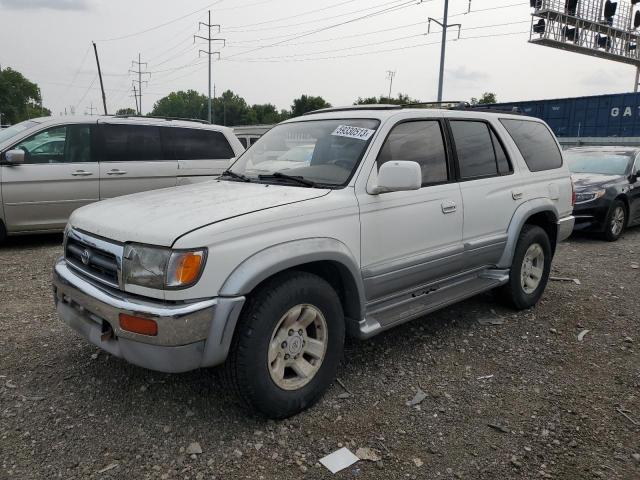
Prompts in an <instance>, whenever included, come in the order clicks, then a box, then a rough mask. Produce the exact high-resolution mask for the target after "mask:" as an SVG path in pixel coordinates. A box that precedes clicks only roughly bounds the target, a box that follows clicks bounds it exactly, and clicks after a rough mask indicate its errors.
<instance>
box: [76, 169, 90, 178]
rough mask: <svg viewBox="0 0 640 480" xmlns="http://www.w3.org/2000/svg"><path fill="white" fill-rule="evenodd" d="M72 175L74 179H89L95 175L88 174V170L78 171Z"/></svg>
mask: <svg viewBox="0 0 640 480" xmlns="http://www.w3.org/2000/svg"><path fill="white" fill-rule="evenodd" d="M71 175H72V176H74V177H88V176H90V175H93V173H91V172H87V171H86V170H76V171H75V172H73V173H72V174H71Z"/></svg>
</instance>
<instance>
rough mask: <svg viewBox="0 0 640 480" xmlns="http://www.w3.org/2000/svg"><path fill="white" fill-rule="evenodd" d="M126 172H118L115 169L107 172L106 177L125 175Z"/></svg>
mask: <svg viewBox="0 0 640 480" xmlns="http://www.w3.org/2000/svg"><path fill="white" fill-rule="evenodd" d="M126 174H127V172H126V171H124V170H118V169H117V168H114V169H113V170H109V171H108V172H107V175H126Z"/></svg>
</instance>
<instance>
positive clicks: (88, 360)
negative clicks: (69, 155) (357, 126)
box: [0, 229, 640, 479]
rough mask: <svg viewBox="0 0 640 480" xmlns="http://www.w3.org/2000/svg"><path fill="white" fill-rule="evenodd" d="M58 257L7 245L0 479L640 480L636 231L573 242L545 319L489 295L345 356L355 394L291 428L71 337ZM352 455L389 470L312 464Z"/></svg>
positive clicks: (199, 382) (341, 393)
mask: <svg viewBox="0 0 640 480" xmlns="http://www.w3.org/2000/svg"><path fill="white" fill-rule="evenodd" d="M60 252H61V248H60V237H59V236H44V237H43V236H40V237H23V238H16V239H12V240H10V242H9V243H8V244H5V245H3V246H0V307H1V308H0V478H2V479H5V478H16V479H32V478H33V479H35V478H64V479H79V478H83V479H84V478H99V479H115V478H118V479H119V478H136V479H137V478H141V479H143V478H184V479H187V478H188V479H201V478H207V479H209V478H216V479H229V478H252V479H253V478H255V479H260V478H265V479H271V478H278V479H288V478H301V477H305V478H331V477H333V478H338V479H344V478H352V477H362V478H393V479H400V478H403V479H405V478H421V479H422V478H429V479H432V478H465V479H495V478H557V479H590V478H605V479H638V478H640V353H639V352H640V347H639V345H638V343H640V334H639V330H638V318H639V316H638V310H639V307H640V269H638V263H640V258H639V256H640V229H636V230H635V231H630V232H628V233H626V234H625V236H624V237H623V238H622V239H621V240H620V241H619V242H617V243H613V244H610V243H605V242H601V241H599V240H596V239H593V238H589V237H578V238H572V239H571V240H570V241H569V242H566V243H564V244H562V245H561V246H560V248H559V251H558V254H557V256H556V259H555V261H554V271H553V275H556V276H560V277H569V278H577V279H579V281H580V284H577V283H574V282H566V281H553V282H550V284H549V287H548V288H547V292H546V294H545V296H544V297H543V299H542V301H541V303H540V304H539V305H538V306H537V308H535V309H533V310H530V311H527V312H520V313H515V312H513V311H512V310H509V309H507V308H505V307H502V306H500V305H499V304H497V303H496V302H495V301H494V299H493V297H492V295H490V294H488V295H482V296H479V297H476V298H473V299H471V300H469V301H466V302H464V303H461V304H459V305H456V306H454V307H451V308H447V309H445V310H443V311H441V312H438V313H436V314H433V315H430V316H429V317H427V318H424V319H421V320H417V321H414V322H412V323H410V324H407V325H405V326H402V327H399V328H396V329H395V330H392V331H389V332H387V333H384V334H382V335H380V336H378V337H376V338H374V339H372V340H371V341H368V342H362V343H360V342H349V343H348V344H347V346H346V353H345V360H344V362H343V365H342V367H341V369H340V371H339V378H340V380H341V381H342V383H343V384H344V387H346V389H348V392H347V391H346V390H345V388H343V387H342V386H341V385H340V384H337V383H336V384H334V386H333V387H332V388H331V389H330V390H329V392H328V393H327V394H326V395H325V397H324V399H323V400H322V401H320V402H319V404H318V405H316V406H315V407H314V408H312V409H311V410H309V411H307V412H305V413H303V414H301V415H298V416H296V417H295V418H291V419H288V420H286V421H280V422H273V421H266V420H264V419H262V418H259V417H256V416H254V415H251V414H248V413H246V412H245V411H243V410H242V409H241V408H240V407H239V406H237V405H236V402H235V400H234V398H233V397H231V396H230V395H228V394H227V393H225V392H224V390H223V389H222V387H221V385H220V382H219V380H218V378H217V373H216V371H215V370H200V371H195V372H191V373H187V374H181V375H167V374H160V373H155V372H151V371H147V370H143V369H141V368H137V367H133V366H130V365H128V364H126V363H125V362H123V361H121V360H119V359H117V358H114V357H111V356H109V355H108V354H106V353H104V352H101V351H100V350H99V349H97V348H95V347H93V346H91V345H89V344H88V343H87V342H85V341H84V340H83V339H82V338H80V337H79V336H78V335H76V334H75V333H74V332H72V331H71V330H70V329H69V328H67V327H66V326H64V325H62V324H61V323H60V322H59V321H58V319H57V318H56V315H55V313H54V309H53V301H52V294H51V288H50V278H51V273H50V272H51V266H52V264H53V261H54V259H55V258H56V257H57V256H58V255H59V254H60ZM585 330H588V333H586V334H584V335H583V337H582V340H579V338H578V337H579V334H580V333H581V332H582V333H584V331H585ZM418 389H421V391H423V392H424V393H425V394H426V396H425V398H424V400H423V401H422V402H421V403H420V404H418V405H416V406H408V405H407V401H409V400H411V399H412V398H413V397H414V396H415V395H416V392H417V391H418ZM195 442H197V444H198V446H196V445H192V444H193V443H195ZM342 446H346V447H348V448H349V449H351V451H353V452H355V451H356V450H357V449H358V448H363V447H366V448H369V449H371V451H372V452H373V453H374V454H375V455H377V456H378V457H379V458H380V460H378V461H377V462H376V461H360V462H358V463H356V464H355V465H353V466H352V467H349V468H348V469H346V470H343V471H342V472H339V473H338V474H336V475H331V474H330V473H329V472H328V470H326V469H325V468H324V467H322V466H320V465H319V463H318V460H319V459H320V458H321V457H323V456H324V455H326V454H327V453H330V452H332V451H334V450H336V449H338V448H340V447H342ZM198 447H199V448H198ZM200 450H201V453H192V452H194V451H195V452H200Z"/></svg>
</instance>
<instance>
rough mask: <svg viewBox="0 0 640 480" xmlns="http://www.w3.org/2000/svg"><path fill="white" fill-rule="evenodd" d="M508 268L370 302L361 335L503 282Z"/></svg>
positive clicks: (383, 328)
mask: <svg viewBox="0 0 640 480" xmlns="http://www.w3.org/2000/svg"><path fill="white" fill-rule="evenodd" d="M508 280H509V271H508V270H482V271H480V272H477V273H475V274H473V275H472V276H467V277H464V278H462V279H457V281H455V282H453V283H450V284H446V285H442V284H441V285H432V286H430V287H426V288H421V289H419V290H417V291H414V292H411V293H410V294H406V295H403V296H401V297H398V298H395V299H394V301H392V302H385V303H383V304H380V303H379V302H376V303H377V304H376V305H370V308H368V309H367V312H366V317H365V319H364V320H363V321H361V322H360V325H359V326H360V332H359V333H360V338H369V337H372V336H374V335H376V334H378V333H380V332H383V331H385V330H388V329H390V328H393V327H395V326H397V325H400V324H402V323H405V322H408V321H410V320H413V319H415V318H418V317H421V316H424V315H426V314H428V313H431V312H433V311H436V310H439V309H441V308H444V307H446V306H448V305H452V304H454V303H458V302H460V301H462V300H465V299H467V298H470V297H473V296H475V295H478V294H480V293H483V292H486V291H488V290H491V289H493V288H496V287H499V286H500V285H504V284H505V283H507V281H508Z"/></svg>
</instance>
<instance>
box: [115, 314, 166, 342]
mask: <svg viewBox="0 0 640 480" xmlns="http://www.w3.org/2000/svg"><path fill="white" fill-rule="evenodd" d="M120 328H121V329H123V330H126V331H127V332H133V333H139V334H140V335H148V336H150V337H155V336H156V335H158V324H157V323H156V322H155V321H154V320H151V319H150V318H143V317H136V316H135V315H127V314H126V313H121V314H120Z"/></svg>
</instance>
